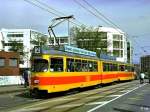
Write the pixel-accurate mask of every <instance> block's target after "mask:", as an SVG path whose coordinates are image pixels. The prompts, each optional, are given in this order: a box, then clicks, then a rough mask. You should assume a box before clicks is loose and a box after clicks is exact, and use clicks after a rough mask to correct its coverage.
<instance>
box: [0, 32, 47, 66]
mask: <svg viewBox="0 0 150 112" xmlns="http://www.w3.org/2000/svg"><path fill="white" fill-rule="evenodd" d="M0 37H1V38H0V42H1V43H0V49H2V50H5V51H10V50H11V49H12V47H14V44H15V45H16V46H20V47H21V48H20V51H19V52H20V58H21V59H20V60H21V62H22V63H21V64H20V65H19V66H20V68H30V56H31V50H32V49H33V47H34V46H35V45H40V44H41V43H40V40H37V41H36V42H35V39H40V38H45V39H47V41H48V36H47V35H46V34H43V33H41V32H38V31H36V30H32V29H2V30H1V36H0ZM34 43H35V44H34ZM23 54H24V55H23Z"/></svg>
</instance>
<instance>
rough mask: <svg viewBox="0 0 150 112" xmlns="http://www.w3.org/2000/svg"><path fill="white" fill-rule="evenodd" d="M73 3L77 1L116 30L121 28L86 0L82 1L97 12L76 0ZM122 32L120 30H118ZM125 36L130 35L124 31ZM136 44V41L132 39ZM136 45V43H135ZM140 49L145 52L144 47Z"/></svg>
mask: <svg viewBox="0 0 150 112" xmlns="http://www.w3.org/2000/svg"><path fill="white" fill-rule="evenodd" d="M73 1H74V2H75V3H77V4H78V5H80V6H81V7H82V8H84V9H85V10H86V11H88V12H90V13H91V14H92V15H94V16H95V17H97V18H98V19H100V20H102V21H103V22H105V23H106V24H108V25H113V28H115V30H116V31H118V32H120V30H119V29H121V28H120V27H119V26H118V25H116V24H115V23H114V22H112V21H111V20H110V19H109V18H107V17H106V16H105V15H104V14H102V13H101V12H100V11H98V10H97V9H96V8H95V7H93V6H92V5H91V4H90V3H89V2H87V1H86V0H82V1H83V2H84V3H86V4H87V5H88V6H89V7H91V8H92V9H93V10H94V11H95V12H96V13H97V14H95V13H94V12H93V11H91V10H90V9H88V8H87V7H86V6H84V5H83V4H81V3H80V2H79V1H78V0H73ZM120 33H122V32H120ZM125 35H126V38H127V39H128V37H131V36H130V35H129V34H127V33H125ZM134 42H135V43H136V44H137V42H136V41H134ZM137 45H138V44H137ZM140 48H141V49H142V51H143V52H144V53H145V52H147V51H146V50H145V49H144V48H142V47H140Z"/></svg>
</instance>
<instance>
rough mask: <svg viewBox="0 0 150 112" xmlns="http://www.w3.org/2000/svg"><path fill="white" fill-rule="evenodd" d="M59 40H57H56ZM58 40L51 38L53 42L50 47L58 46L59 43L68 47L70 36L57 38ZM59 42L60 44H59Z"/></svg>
mask: <svg viewBox="0 0 150 112" xmlns="http://www.w3.org/2000/svg"><path fill="white" fill-rule="evenodd" d="M56 39H57V40H56ZM56 39H55V38H54V37H51V39H50V40H51V41H50V43H49V45H50V46H52V45H54V46H57V45H58V43H59V45H61V46H62V45H68V36H61V37H56ZM57 42H58V43H57Z"/></svg>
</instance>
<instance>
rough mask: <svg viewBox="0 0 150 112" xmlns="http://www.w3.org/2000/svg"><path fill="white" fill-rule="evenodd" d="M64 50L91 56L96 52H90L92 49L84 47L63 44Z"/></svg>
mask: <svg viewBox="0 0 150 112" xmlns="http://www.w3.org/2000/svg"><path fill="white" fill-rule="evenodd" d="M64 50H65V51H66V52H71V53H76V54H81V55H87V56H92V57H95V56H96V52H92V51H88V50H84V49H80V48H77V47H73V46H68V45H65V46H64Z"/></svg>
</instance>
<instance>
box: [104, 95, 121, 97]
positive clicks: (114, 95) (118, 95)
mask: <svg viewBox="0 0 150 112" xmlns="http://www.w3.org/2000/svg"><path fill="white" fill-rule="evenodd" d="M118 96H121V95H109V96H107V97H118Z"/></svg>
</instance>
